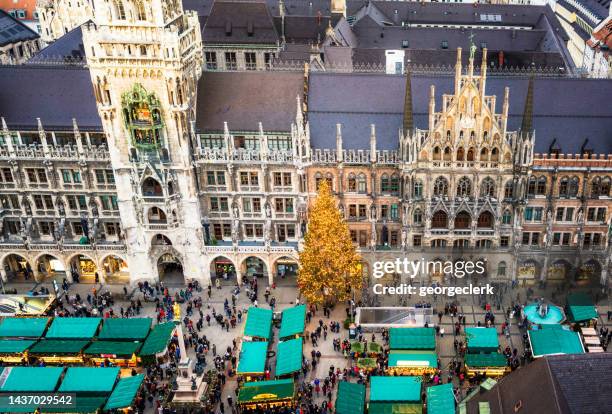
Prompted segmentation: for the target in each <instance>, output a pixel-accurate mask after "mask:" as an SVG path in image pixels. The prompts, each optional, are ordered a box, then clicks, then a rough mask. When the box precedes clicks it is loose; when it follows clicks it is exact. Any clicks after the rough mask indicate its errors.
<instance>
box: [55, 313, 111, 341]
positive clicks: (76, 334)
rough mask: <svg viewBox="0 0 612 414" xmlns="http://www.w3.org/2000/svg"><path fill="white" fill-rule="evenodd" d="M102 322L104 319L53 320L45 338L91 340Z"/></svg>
mask: <svg viewBox="0 0 612 414" xmlns="http://www.w3.org/2000/svg"><path fill="white" fill-rule="evenodd" d="M101 322H102V318H53V322H51V326H49V330H48V331H47V334H46V335H45V338H46V339H78V340H91V339H93V337H95V336H96V334H97V333H98V328H99V327H100V323H101Z"/></svg>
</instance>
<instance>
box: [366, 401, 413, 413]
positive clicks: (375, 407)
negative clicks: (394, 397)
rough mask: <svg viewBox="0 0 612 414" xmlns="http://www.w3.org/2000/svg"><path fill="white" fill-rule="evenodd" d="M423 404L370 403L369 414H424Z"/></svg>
mask: <svg viewBox="0 0 612 414" xmlns="http://www.w3.org/2000/svg"><path fill="white" fill-rule="evenodd" d="M422 413H423V407H422V405H421V404H410V403H409V404H405V403H404V404H399V403H380V402H374V403H370V405H369V407H368V414H422Z"/></svg>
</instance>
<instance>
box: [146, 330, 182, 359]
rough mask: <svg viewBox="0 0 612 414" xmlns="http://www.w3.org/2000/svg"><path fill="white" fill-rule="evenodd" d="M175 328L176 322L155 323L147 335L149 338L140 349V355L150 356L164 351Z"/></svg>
mask: <svg viewBox="0 0 612 414" xmlns="http://www.w3.org/2000/svg"><path fill="white" fill-rule="evenodd" d="M175 328H176V325H175V324H174V322H166V323H162V324H159V325H155V326H154V327H153V329H152V330H151V332H150V333H149V336H147V339H146V340H145V343H144V345H143V346H142V349H141V350H140V355H142V356H149V355H156V354H159V353H160V352H163V351H164V350H165V349H166V347H167V346H168V343H169V342H170V338H171V337H172V333H173V332H174V329H175Z"/></svg>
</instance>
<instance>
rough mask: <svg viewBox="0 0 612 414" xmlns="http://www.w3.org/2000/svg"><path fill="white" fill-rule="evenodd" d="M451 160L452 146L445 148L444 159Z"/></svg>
mask: <svg viewBox="0 0 612 414" xmlns="http://www.w3.org/2000/svg"><path fill="white" fill-rule="evenodd" d="M450 160H451V149H450V147H446V148H444V161H450Z"/></svg>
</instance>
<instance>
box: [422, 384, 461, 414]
mask: <svg viewBox="0 0 612 414" xmlns="http://www.w3.org/2000/svg"><path fill="white" fill-rule="evenodd" d="M454 412H455V394H454V392H453V384H444V385H436V386H433V387H428V388H427V414H450V413H454Z"/></svg>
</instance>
